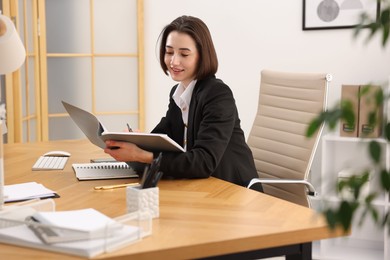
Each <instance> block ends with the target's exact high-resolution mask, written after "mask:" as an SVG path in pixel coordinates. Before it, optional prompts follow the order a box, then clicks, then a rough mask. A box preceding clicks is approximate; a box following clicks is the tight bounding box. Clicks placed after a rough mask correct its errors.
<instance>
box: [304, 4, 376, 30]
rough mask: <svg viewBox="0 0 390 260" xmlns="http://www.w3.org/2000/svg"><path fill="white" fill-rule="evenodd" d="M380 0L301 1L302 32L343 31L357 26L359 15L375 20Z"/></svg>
mask: <svg viewBox="0 0 390 260" xmlns="http://www.w3.org/2000/svg"><path fill="white" fill-rule="evenodd" d="M379 10H380V0H303V23H302V29H303V30H321V29H345V28H353V27H355V26H356V25H358V24H359V21H360V15H361V14H362V13H366V14H368V16H369V17H371V18H372V19H374V20H375V19H377V17H378V14H379Z"/></svg>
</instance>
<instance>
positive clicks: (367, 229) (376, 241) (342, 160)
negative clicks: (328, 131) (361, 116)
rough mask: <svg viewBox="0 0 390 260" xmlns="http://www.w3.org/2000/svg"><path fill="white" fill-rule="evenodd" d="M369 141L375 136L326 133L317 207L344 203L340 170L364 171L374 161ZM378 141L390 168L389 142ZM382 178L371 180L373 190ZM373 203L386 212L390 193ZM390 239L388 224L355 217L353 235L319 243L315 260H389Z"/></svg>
mask: <svg viewBox="0 0 390 260" xmlns="http://www.w3.org/2000/svg"><path fill="white" fill-rule="evenodd" d="M369 140H371V139H361V138H349V137H340V136H333V135H326V136H324V137H323V138H322V150H321V174H320V176H318V175H317V178H319V180H318V179H317V180H316V182H317V184H318V185H317V187H316V188H318V191H319V197H318V198H317V199H315V200H312V203H313V207H314V208H315V209H318V210H321V208H323V207H329V206H331V205H337V204H338V203H339V202H340V197H339V196H338V194H337V190H336V184H337V180H338V174H339V172H341V171H342V170H345V169H349V170H352V171H353V170H356V171H357V172H358V173H361V172H362V170H364V169H366V167H368V166H369V165H370V164H371V163H370V161H369V156H368V152H367V151H368V148H367V147H368V146H367V145H368V141H369ZM376 140H377V141H378V142H379V143H380V144H381V147H382V156H383V160H382V161H383V164H384V165H383V166H385V167H386V168H387V169H389V165H390V162H389V160H390V159H389V157H390V156H389V155H390V152H389V145H388V144H387V143H386V141H385V140H383V139H376ZM378 179H379V178H378V177H376V176H374V177H373V178H372V179H370V182H369V190H370V191H375V190H378V187H379V180H378ZM373 204H374V206H375V207H377V208H378V211H379V212H381V213H382V214H385V212H387V211H388V210H389V195H388V194H380V196H379V197H378V198H377V199H376V200H375V201H374V203H373ZM389 239H390V236H389V230H388V228H387V227H385V228H379V227H377V226H376V225H375V224H374V223H373V222H372V221H371V218H370V217H367V218H366V220H365V221H364V222H363V223H362V225H359V219H358V218H355V219H354V221H353V227H352V232H351V235H349V236H347V237H342V238H336V239H327V240H322V241H318V242H315V243H314V245H313V259H321V260H333V259H334V260H336V259H338V260H345V259H354V260H367V259H369V260H388V259H390V242H389Z"/></svg>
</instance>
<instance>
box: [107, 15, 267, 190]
mask: <svg viewBox="0 0 390 260" xmlns="http://www.w3.org/2000/svg"><path fill="white" fill-rule="evenodd" d="M160 65H161V68H162V70H163V71H164V73H165V74H167V75H170V77H171V78H172V79H173V80H174V81H176V82H178V84H177V85H175V86H173V88H172V89H171V92H170V95H169V106H168V111H167V112H166V116H165V117H163V118H162V119H161V121H160V123H159V124H158V125H157V126H156V127H155V128H154V129H153V131H152V132H153V133H163V134H167V135H168V136H169V137H170V138H172V139H173V140H174V141H176V142H177V143H178V144H180V145H181V146H183V147H184V149H185V152H163V153H162V158H161V165H160V170H161V171H162V172H163V173H164V176H165V177H167V176H169V177H171V178H207V177H209V176H214V177H217V178H220V179H223V180H226V181H229V182H233V183H235V184H238V185H242V186H246V185H247V184H248V183H249V181H250V180H251V179H252V178H254V177H256V176H257V172H256V169H255V165H254V160H253V156H252V152H251V150H250V149H249V147H248V146H247V144H246V141H245V137H244V132H243V131H242V129H241V125H240V118H239V116H238V111H237V107H236V104H235V100H234V97H233V93H232V91H231V90H230V88H229V87H228V86H227V85H226V84H225V83H224V82H223V81H222V80H220V79H217V78H216V76H215V73H216V72H217V70H218V59H217V55H216V52H215V49H214V44H213V41H212V39H211V34H210V32H209V29H208V28H207V26H206V24H205V23H204V22H203V21H202V20H200V19H199V18H196V17H192V16H181V17H178V18H177V19H175V20H174V21H172V22H171V23H170V24H168V25H167V26H166V27H165V28H164V29H163V31H162V33H161V35H160ZM106 145H107V147H109V146H117V147H120V149H116V150H110V149H105V152H106V153H108V154H110V155H111V156H113V157H114V158H115V159H117V160H123V161H139V162H144V163H150V162H152V160H153V158H154V157H156V155H157V154H158V153H155V154H153V153H152V152H149V151H145V150H142V149H140V148H139V147H138V146H136V145H134V144H132V143H123V142H117V141H112V140H109V141H106ZM257 188H258V189H259V190H261V187H260V186H259V187H257Z"/></svg>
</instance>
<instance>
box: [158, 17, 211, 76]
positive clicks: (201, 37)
mask: <svg viewBox="0 0 390 260" xmlns="http://www.w3.org/2000/svg"><path fill="white" fill-rule="evenodd" d="M172 31H177V32H179V33H185V34H188V35H189V36H190V37H191V38H192V39H193V40H194V41H195V44H196V48H197V50H198V52H199V61H198V68H197V73H196V75H195V78H196V79H199V80H201V79H204V78H206V77H208V76H212V75H215V73H217V70H218V58H217V53H216V52H215V48H214V44H213V40H212V39H211V34H210V31H209V29H208V28H207V26H206V24H205V23H204V22H203V21H202V20H200V19H199V18H196V17H193V16H185V15H184V16H181V17H179V18H176V19H175V20H174V21H172V22H171V23H170V24H168V25H167V26H165V28H164V29H163V30H162V32H161V34H160V66H161V68H162V69H163V71H164V73H165V74H166V75H168V68H167V65H166V64H165V62H164V56H165V52H166V48H165V47H166V43H167V37H168V35H169V34H170V33H171V32H172Z"/></svg>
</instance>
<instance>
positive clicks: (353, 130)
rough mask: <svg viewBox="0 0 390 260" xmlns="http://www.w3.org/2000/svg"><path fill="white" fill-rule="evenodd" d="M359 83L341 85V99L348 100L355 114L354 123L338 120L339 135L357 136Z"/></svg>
mask: <svg viewBox="0 0 390 260" xmlns="http://www.w3.org/2000/svg"><path fill="white" fill-rule="evenodd" d="M359 90H360V86H359V85H342V86H341V100H342V101H350V102H351V104H352V110H353V112H354V114H355V124H354V125H352V126H350V125H348V124H347V123H346V122H345V121H344V120H341V121H340V136H345V137H357V136H358V120H359Z"/></svg>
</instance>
